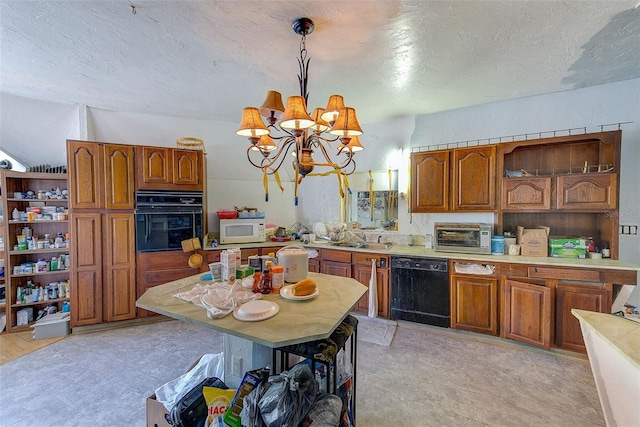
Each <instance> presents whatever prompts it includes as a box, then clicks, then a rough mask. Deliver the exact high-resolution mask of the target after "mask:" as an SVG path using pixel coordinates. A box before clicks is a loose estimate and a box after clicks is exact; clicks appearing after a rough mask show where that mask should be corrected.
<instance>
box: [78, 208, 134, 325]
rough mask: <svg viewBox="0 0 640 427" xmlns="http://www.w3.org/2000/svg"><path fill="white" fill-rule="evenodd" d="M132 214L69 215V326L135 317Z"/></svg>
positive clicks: (97, 213)
mask: <svg viewBox="0 0 640 427" xmlns="http://www.w3.org/2000/svg"><path fill="white" fill-rule="evenodd" d="M134 224H135V223H134V216H133V213H132V212H130V213H107V214H104V213H101V212H81V213H73V214H72V215H71V228H72V233H71V235H72V236H74V241H73V244H72V247H73V256H72V261H71V262H72V266H71V269H72V272H71V277H72V280H71V286H72V289H71V302H72V307H73V308H72V310H71V327H74V326H88V325H95V324H99V323H103V322H113V321H120V320H127V319H133V318H135V316H136V306H135V304H136V293H135V288H136V280H135V271H136V264H135V241H134V239H135V238H134V236H135V233H134V228H133V227H134Z"/></svg>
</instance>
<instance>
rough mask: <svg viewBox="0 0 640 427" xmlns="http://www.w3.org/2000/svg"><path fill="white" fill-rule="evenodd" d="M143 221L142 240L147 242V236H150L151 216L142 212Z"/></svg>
mask: <svg viewBox="0 0 640 427" xmlns="http://www.w3.org/2000/svg"><path fill="white" fill-rule="evenodd" d="M144 223H145V226H146V230H145V233H144V241H145V242H147V243H149V238H150V237H151V218H149V214H144Z"/></svg>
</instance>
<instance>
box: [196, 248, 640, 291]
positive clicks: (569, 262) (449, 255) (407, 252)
mask: <svg viewBox="0 0 640 427" xmlns="http://www.w3.org/2000/svg"><path fill="white" fill-rule="evenodd" d="M288 245H298V246H304V247H305V248H310V249H335V250H342V251H348V252H369V253H378V254H385V255H389V256H418V257H429V258H442V259H457V260H466V261H469V262H482V263H496V262H498V263H514V264H529V265H541V266H548V267H571V268H597V269H602V270H626V271H635V272H636V280H635V282H634V283H625V284H629V285H637V284H638V283H639V282H640V279H639V278H638V276H639V275H640V266H638V265H634V264H630V263H626V262H622V261H618V260H612V259H599V260H595V259H590V258H587V259H577V258H553V257H526V256H512V255H479V254H462V253H453V252H438V251H436V250H435V249H427V248H425V247H424V246H421V245H414V246H408V245H393V246H392V247H391V248H389V249H388V250H375V249H363V248H350V247H342V246H335V245H331V244H328V243H324V244H321V243H320V244H319V243H309V244H305V245H302V243H300V242H299V241H292V242H264V243H244V244H237V245H221V246H218V247H217V248H206V249H205V250H210V249H214V250H220V249H228V248H236V247H240V248H274V249H275V251H277V249H278V248H280V247H284V246H288Z"/></svg>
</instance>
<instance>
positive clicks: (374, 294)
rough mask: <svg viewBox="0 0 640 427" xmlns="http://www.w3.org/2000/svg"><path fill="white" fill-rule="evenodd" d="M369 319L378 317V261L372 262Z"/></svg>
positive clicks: (373, 260)
mask: <svg viewBox="0 0 640 427" xmlns="http://www.w3.org/2000/svg"><path fill="white" fill-rule="evenodd" d="M368 314H369V317H378V273H377V272H376V259H375V258H374V259H372V260H371V279H370V280H369V313H368Z"/></svg>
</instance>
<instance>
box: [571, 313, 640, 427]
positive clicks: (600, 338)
mask: <svg viewBox="0 0 640 427" xmlns="http://www.w3.org/2000/svg"><path fill="white" fill-rule="evenodd" d="M571 312H572V314H573V315H574V316H575V317H576V318H577V319H578V320H579V321H580V327H581V328H582V334H583V335H584V338H585V343H586V345H587V353H588V354H589V363H590V364H591V370H592V372H593V377H594V379H595V382H596V388H597V389H598V396H599V397H600V404H601V405H602V412H603V413H604V418H605V421H606V422H607V425H608V426H631V425H638V423H639V422H640V411H639V410H638V402H640V323H637V322H635V321H633V320H630V319H624V318H622V317H619V316H612V315H610V314H603V313H594V312H590V311H585V310H576V309H574V310H571Z"/></svg>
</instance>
